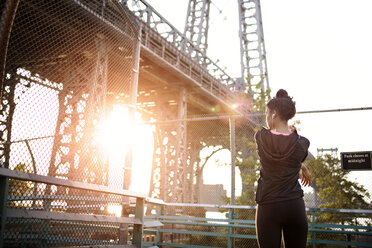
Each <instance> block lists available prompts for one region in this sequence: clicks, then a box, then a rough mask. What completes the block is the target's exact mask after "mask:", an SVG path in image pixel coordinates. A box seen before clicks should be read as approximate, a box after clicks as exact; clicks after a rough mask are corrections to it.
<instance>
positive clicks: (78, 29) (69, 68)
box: [0, 0, 139, 247]
mask: <svg viewBox="0 0 372 248" xmlns="http://www.w3.org/2000/svg"><path fill="white" fill-rule="evenodd" d="M8 2H10V1H8ZM13 2H16V1H13ZM119 5H120V4H119ZM120 7H121V9H120V8H117V7H115V6H114V5H113V4H112V3H110V4H109V2H108V1H90V0H89V1H85V0H82V1H73V0H72V1H39V0H37V1H19V5H18V8H17V9H16V14H15V18H14V23H13V25H12V29H11V33H10V39H9V42H8V47H7V48H8V50H7V56H6V64H5V73H4V75H5V77H4V82H3V84H2V89H1V92H2V96H1V112H0V118H1V123H0V126H1V135H0V136H1V137H0V139H1V140H0V161H1V164H2V165H1V167H4V168H8V169H10V170H15V171H21V172H26V173H32V174H37V175H41V176H48V177H52V178H56V179H65V180H69V181H73V182H82V183H88V184H95V185H102V186H107V187H112V188H118V189H123V188H125V185H124V176H125V173H124V164H125V159H126V156H125V148H124V146H125V144H124V143H123V140H125V139H127V137H124V136H125V135H127V133H124V132H120V129H121V128H122V127H121V126H120V129H119V130H118V125H123V118H128V117H127V116H128V115H129V114H128V112H130V111H131V110H128V109H125V108H124V107H123V105H125V106H128V105H130V104H131V97H130V96H131V92H130V90H131V81H132V79H133V77H134V72H133V69H134V68H135V63H136V59H135V52H136V47H137V44H138V42H139V41H138V32H139V26H138V25H137V23H136V21H135V19H134V17H133V16H131V15H130V12H128V11H127V10H126V8H125V6H124V5H121V6H120ZM2 10H3V8H2ZM6 11H7V10H4V13H2V14H3V16H4V15H6V14H7V13H5V12H6ZM123 13H124V15H123ZM2 24H3V23H2ZM10 24H11V23H10ZM10 24H9V23H8V25H10ZM2 28H4V27H2ZM2 30H3V29H2ZM5 38H6V37H2V39H5ZM112 113H114V115H115V113H116V116H114V117H112V115H113V114H112ZM118 116H119V117H118ZM123 116H124V117H123ZM115 118H116V119H115ZM107 120H109V121H107ZM115 132H116V133H115ZM126 132H127V131H126ZM112 150H115V151H116V152H119V154H120V155H118V156H116V157H115V156H110V151H112ZM127 164H128V163H127ZM129 169H130V168H128V171H129ZM126 176H127V177H128V175H126ZM129 205H130V200H129V198H126V197H123V196H120V195H117V194H106V193H102V192H97V191H92V190H81V189H77V188H76V187H68V186H60V185H55V184H54V183H53V182H51V183H41V182H37V181H24V180H16V179H10V180H9V193H8V202H7V208H8V210H9V211H10V213H12V212H11V211H12V210H14V209H21V210H27V211H31V212H29V213H35V211H36V212H37V211H42V212H41V213H44V215H47V213H48V212H51V213H61V214H67V215H66V216H67V217H66V220H63V219H60V220H56V219H55V216H54V215H51V218H50V219H48V218H46V219H45V218H41V219H37V217H34V218H25V216H21V215H19V214H18V216H17V215H14V214H13V215H12V214H11V215H10V216H12V217H8V218H7V220H6V225H5V232H4V230H2V232H4V237H3V238H4V245H5V246H7V247H50V246H63V245H84V244H85V245H99V244H102V245H107V244H117V242H118V240H119V238H120V237H119V236H120V235H121V234H120V232H119V231H118V230H119V225H121V224H120V223H119V222H113V223H106V222H105V221H100V222H98V221H97V222H94V221H92V219H90V221H89V218H88V219H87V221H84V219H83V218H80V219H79V218H75V217H76V216H77V215H80V214H82V215H83V214H85V215H104V216H117V215H118V214H119V215H120V216H122V215H123V216H128V215H129V214H130V211H129V210H128V211H126V210H125V208H127V207H129ZM17 213H19V212H17ZM71 214H74V215H73V216H75V217H74V218H73V217H71V216H72V215H71ZM30 215H31V214H30ZM57 217H58V215H57ZM74 219H76V220H74ZM67 220H68V221H67ZM2 222H4V218H3V220H2Z"/></svg>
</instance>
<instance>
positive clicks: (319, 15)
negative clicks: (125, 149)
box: [147, 0, 372, 190]
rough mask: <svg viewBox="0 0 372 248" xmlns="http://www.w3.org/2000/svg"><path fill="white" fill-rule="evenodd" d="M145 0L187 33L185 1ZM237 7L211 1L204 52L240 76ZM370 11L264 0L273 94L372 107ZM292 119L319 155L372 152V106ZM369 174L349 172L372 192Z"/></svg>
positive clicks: (311, 102) (313, 105)
mask: <svg viewBox="0 0 372 248" xmlns="http://www.w3.org/2000/svg"><path fill="white" fill-rule="evenodd" d="M147 2H148V3H150V4H151V5H152V6H153V7H154V8H155V9H156V10H157V11H158V12H159V13H160V14H161V15H162V16H164V17H165V18H166V19H167V20H168V21H170V23H172V24H173V25H174V26H175V27H176V28H177V29H179V30H180V31H181V32H183V30H184V25H185V18H186V11H187V5H188V1H187V0H147ZM237 6H238V5H237V1H235V0H212V5H211V13H210V29H209V33H208V52H207V55H208V56H209V57H210V58H211V59H212V60H214V61H217V60H218V61H219V62H218V64H219V65H220V66H221V67H222V68H224V69H225V71H226V72H227V73H228V74H229V75H230V76H232V77H236V78H237V77H240V48H239V46H240V45H239V20H238V7H237ZM371 9H372V2H371V1H369V0H355V1H352V2H351V1H345V0H327V1H324V0H313V1H298V0H281V1H277V0H263V1H261V10H262V19H263V29H264V36H265V45H266V54H267V63H268V74H269V84H270V87H271V89H272V95H273V94H275V92H276V91H277V90H278V89H280V88H283V89H285V90H287V91H288V93H289V95H290V96H293V99H294V100H295V101H296V106H297V110H298V111H306V110H323V109H340V108H356V107H372V97H371V92H372V74H371V73H370V71H371V69H370V66H371V64H372V61H371V60H372V46H371V44H372V33H371V32H370V24H371V23H372V15H370V10H371ZM226 48H228V49H226ZM294 120H299V121H300V125H299V129H300V131H299V133H300V134H301V135H303V136H305V137H307V138H309V140H310V142H311V145H310V149H309V150H310V152H311V153H313V154H314V155H316V154H317V148H337V149H338V151H339V152H346V151H371V150H372V142H371V141H372V129H371V128H370V127H371V126H372V111H357V112H337V113H323V114H306V115H305V114H303V115H296V116H295V117H294ZM207 169H208V166H207V167H206V170H207ZM210 169H211V171H212V168H210ZM371 175H372V171H367V172H366V171H364V172H352V173H351V174H350V177H351V178H353V179H354V180H357V181H359V182H361V183H362V184H365V185H367V187H368V188H369V189H370V190H372V185H371V184H368V179H369V178H370V177H371ZM207 182H208V180H207ZM210 183H215V182H214V181H210Z"/></svg>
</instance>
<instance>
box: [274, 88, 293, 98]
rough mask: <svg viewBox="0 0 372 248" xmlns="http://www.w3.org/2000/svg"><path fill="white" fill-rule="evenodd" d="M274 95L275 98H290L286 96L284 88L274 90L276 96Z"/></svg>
mask: <svg viewBox="0 0 372 248" xmlns="http://www.w3.org/2000/svg"><path fill="white" fill-rule="evenodd" d="M275 97H276V98H290V97H289V96H288V92H287V91H285V90H283V89H280V90H278V92H276V96H275Z"/></svg>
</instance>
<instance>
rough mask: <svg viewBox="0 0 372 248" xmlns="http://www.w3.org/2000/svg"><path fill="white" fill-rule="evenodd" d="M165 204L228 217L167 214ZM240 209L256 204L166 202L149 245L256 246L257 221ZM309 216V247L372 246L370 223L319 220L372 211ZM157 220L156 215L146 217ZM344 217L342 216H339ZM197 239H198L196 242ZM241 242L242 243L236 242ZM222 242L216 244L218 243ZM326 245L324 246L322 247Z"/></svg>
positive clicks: (368, 217) (314, 211)
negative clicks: (243, 216) (208, 211)
mask: <svg viewBox="0 0 372 248" xmlns="http://www.w3.org/2000/svg"><path fill="white" fill-rule="evenodd" d="M164 207H171V208H189V209H194V210H195V209H204V210H207V209H214V211H216V210H217V209H218V210H223V211H224V212H225V213H226V215H225V218H205V217H195V216H190V215H188V216H186V215H168V214H166V212H164ZM238 210H243V211H246V212H251V216H254V212H255V210H256V207H255V206H239V205H235V206H232V205H209V204H171V203H169V204H164V205H163V208H162V210H161V211H162V212H161V213H162V214H159V215H156V216H155V219H156V220H158V221H160V222H161V223H162V224H163V225H164V226H162V227H158V228H154V229H147V230H146V232H145V233H152V234H153V235H156V238H155V239H154V240H157V242H145V244H146V245H157V246H159V247H198V248H210V247H229V248H230V247H257V241H256V240H257V237H256V235H255V229H256V226H255V220H254V218H252V219H239V216H238V214H234V212H237V211H238ZM306 211H307V213H308V219H309V229H308V230H309V231H308V240H307V242H308V247H318V246H319V245H320V246H321V247H324V245H326V246H333V247H372V242H371V241H372V226H370V224H359V225H358V224H355V225H350V224H342V223H322V222H320V221H317V219H320V218H321V215H322V214H327V213H328V214H346V215H350V214H352V215H354V217H355V218H364V219H366V220H367V221H368V220H371V216H372V210H359V209H358V210H356V209H323V208H307V209H306ZM188 212H193V211H188ZM194 212H198V211H194ZM145 219H154V216H150V217H149V216H145ZM340 219H342V218H340ZM195 240H197V241H195ZM238 241H239V245H238V244H236V245H235V243H236V242H238ZM216 243H217V244H219V245H215V244H216ZM322 245H323V246H322Z"/></svg>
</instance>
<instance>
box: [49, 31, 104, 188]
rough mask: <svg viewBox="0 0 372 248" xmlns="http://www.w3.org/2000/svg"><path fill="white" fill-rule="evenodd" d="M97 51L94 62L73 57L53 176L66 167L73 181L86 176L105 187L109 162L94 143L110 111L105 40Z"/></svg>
mask: <svg viewBox="0 0 372 248" xmlns="http://www.w3.org/2000/svg"><path fill="white" fill-rule="evenodd" d="M96 49H97V54H96V59H95V62H93V63H92V62H90V61H89V60H86V59H84V58H82V57H81V56H80V55H76V56H74V57H71V58H69V61H70V67H69V70H68V71H67V73H66V75H65V81H64V85H65V87H64V89H63V91H61V92H60V94H59V114H58V119H57V125H56V131H55V133H56V137H55V139H54V144H53V149H52V157H51V161H50V166H49V172H48V175H49V176H56V173H57V170H58V169H59V168H60V167H61V166H65V167H66V168H68V172H67V175H66V176H67V177H68V178H69V179H70V180H77V179H83V177H85V176H86V177H87V178H85V179H87V180H88V181H89V182H91V183H98V184H105V182H106V181H107V180H108V175H107V168H106V167H107V161H106V159H105V157H104V155H103V154H102V152H101V151H100V149H99V148H98V145H97V144H96V142H93V139H94V129H95V127H96V126H97V124H98V122H99V119H100V118H102V117H104V116H105V111H106V91H107V67H108V56H107V49H106V45H105V41H104V40H101V39H100V38H97V39H96ZM94 165H95V166H94ZM83 167H84V168H83ZM49 188H50V187H49ZM49 188H48V187H47V194H49V193H48V191H50V189H49Z"/></svg>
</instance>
